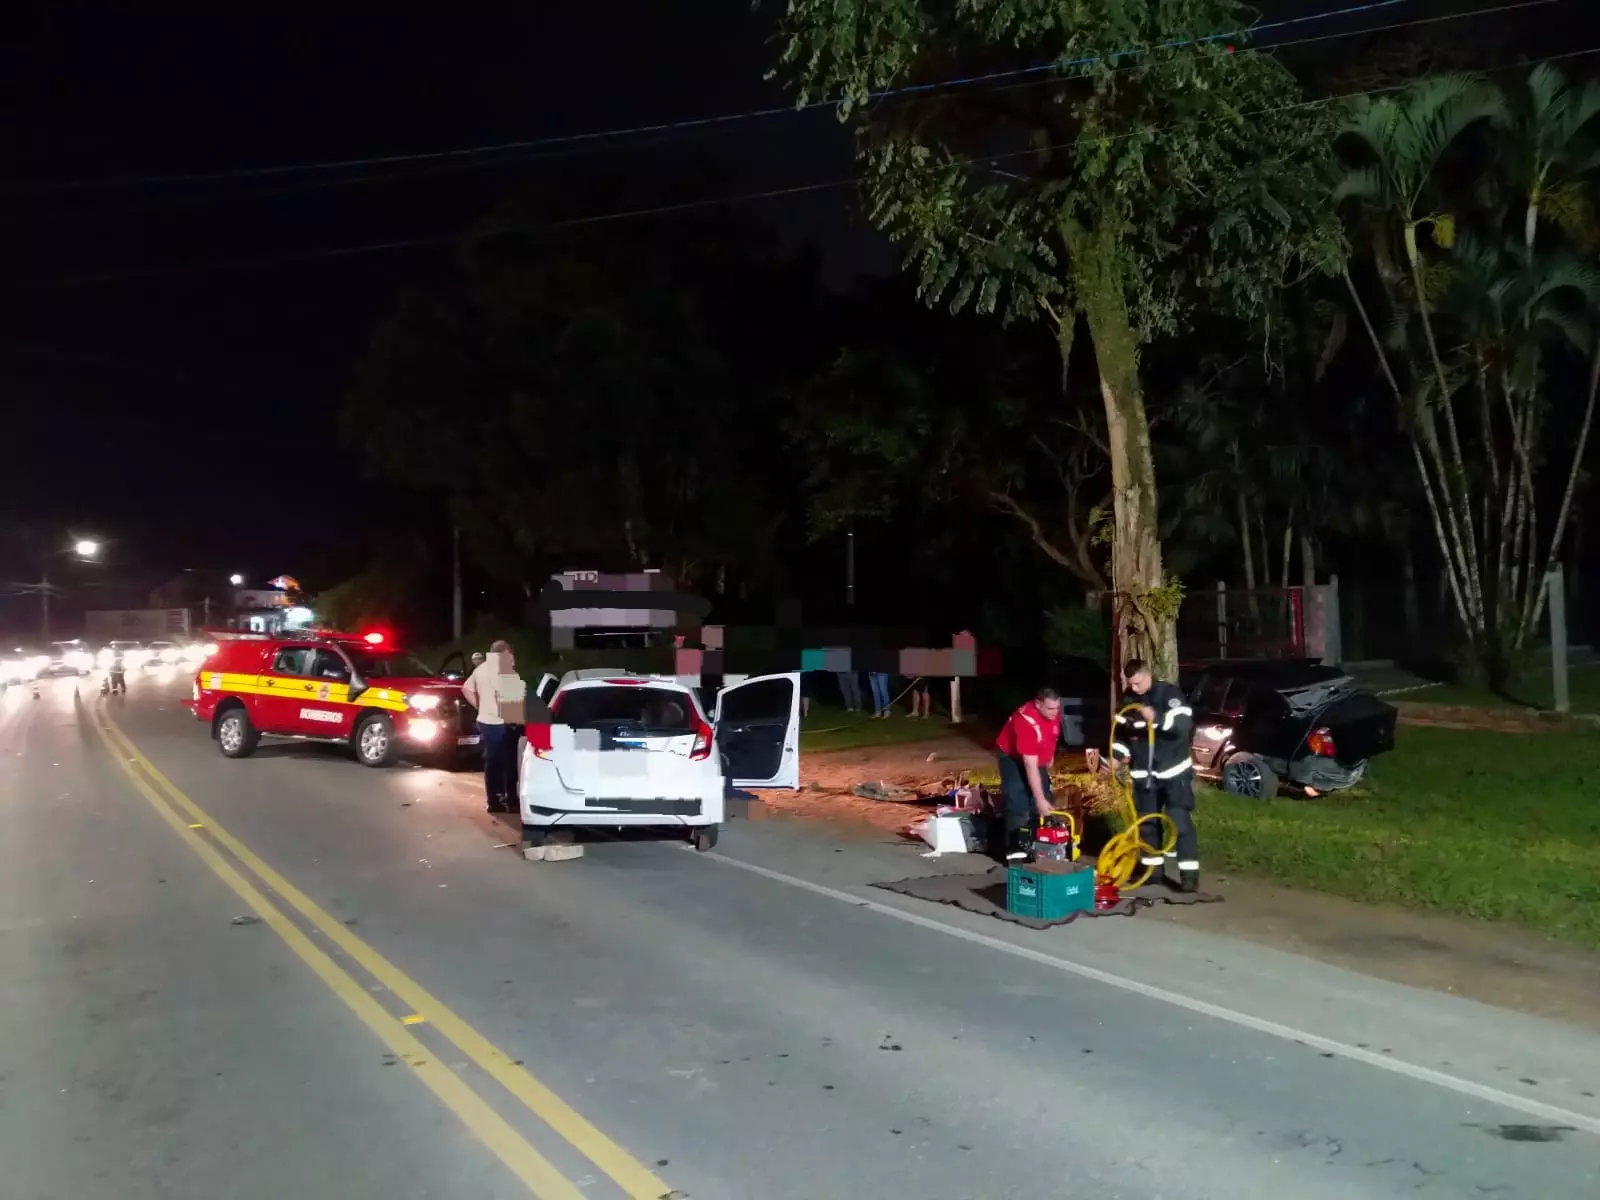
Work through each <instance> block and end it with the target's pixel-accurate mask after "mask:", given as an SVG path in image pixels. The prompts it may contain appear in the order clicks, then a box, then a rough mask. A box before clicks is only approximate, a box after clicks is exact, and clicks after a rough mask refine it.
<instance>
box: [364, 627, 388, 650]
mask: <svg viewBox="0 0 1600 1200" xmlns="http://www.w3.org/2000/svg"><path fill="white" fill-rule="evenodd" d="M361 640H362V641H363V642H365V643H366V644H367V645H369V646H381V645H383V643H384V642H386V641H388V640H389V639H388V635H386V634H383V633H380V632H379V631H378V630H376V629H374V630H373V631H372V632H371V633H364V634H362V635H361Z"/></svg>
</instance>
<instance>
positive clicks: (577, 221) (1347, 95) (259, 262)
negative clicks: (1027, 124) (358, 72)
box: [54, 46, 1600, 287]
mask: <svg viewBox="0 0 1600 1200" xmlns="http://www.w3.org/2000/svg"><path fill="white" fill-rule="evenodd" d="M1595 53H1600V46H1590V47H1587V48H1586V49H1583V50H1569V51H1567V52H1565V53H1563V54H1552V55H1547V56H1545V57H1542V58H1537V59H1531V60H1529V61H1528V62H1525V63H1518V64H1515V65H1514V66H1511V67H1503V68H1498V69H1499V70H1521V69H1526V68H1528V67H1532V66H1536V65H1538V64H1540V63H1551V62H1562V61H1566V60H1570V59H1574V58H1582V57H1585V56H1587V55H1590V54H1595ZM1413 82H1415V81H1414V80H1405V81H1403V82H1400V83H1395V84H1390V85H1387V86H1385V87H1378V88H1365V89H1361V90H1358V91H1353V92H1341V93H1339V94H1337V95H1332V96H1320V97H1317V98H1315V99H1311V100H1299V101H1296V102H1294V103H1292V104H1280V105H1274V106H1271V107H1267V108H1258V109H1249V110H1245V111H1242V112H1239V113H1237V114H1235V117H1259V116H1266V115H1268V114H1271V113H1279V112H1294V111H1299V110H1304V109H1310V108H1317V107H1321V106H1323V105H1328V104H1336V103H1338V102H1340V101H1343V100H1352V99H1355V98H1356V97H1358V96H1378V95H1384V94H1387V93H1390V92H1399V91H1404V90H1405V89H1406V88H1408V87H1410V86H1411V85H1412V83H1413ZM1177 124H1178V123H1176V122H1174V123H1169V124H1166V125H1151V126H1145V127H1142V128H1139V129H1133V130H1128V131H1126V132H1123V133H1118V134H1112V135H1108V136H1105V137H1099V136H1097V137H1096V138H1095V139H1094V140H1095V141H1105V142H1111V141H1121V140H1125V139H1127V138H1130V137H1136V136H1139V135H1141V134H1149V133H1159V132H1161V131H1162V130H1165V129H1172V128H1176V127H1177ZM1082 140H1083V139H1082V138H1073V139H1069V140H1067V141H1064V142H1058V143H1053V144H1051V145H1048V146H1042V147H1041V146H1030V147H1029V148H1028V149H1026V150H1017V151H1011V152H1007V153H1001V154H983V155H974V156H972V157H970V158H966V159H957V160H955V161H956V162H961V163H967V164H978V163H985V164H992V163H997V162H1003V161H1006V160H1008V159H1014V158H1025V157H1028V156H1030V155H1034V154H1037V153H1039V152H1040V151H1041V150H1063V149H1067V148H1069V147H1071V146H1075V145H1077V144H1078V143H1079V142H1080V141H1082ZM859 182H860V180H859V178H858V177H856V176H850V177H848V178H841V179H827V180H821V181H818V182H814V183H802V184H796V185H794V186H792V187H782V188H770V189H767V190H765V191H755V192H742V193H735V194H731V195H723V196H708V197H705V198H703V199H698V200H685V201H680V202H677V203H672V204H658V205H652V206H650V207H647V208H635V209H626V210H622V211H618V212H609V213H596V214H593V215H589V216H581V217H568V218H562V219H557V220H552V221H541V222H538V223H535V224H529V225H508V226H502V227H499V228H492V229H484V230H481V231H478V232H471V231H469V232H466V233H461V232H457V233H449V234H435V235H433V236H429V237H419V238H405V239H398V240H395V241H388V242H371V243H367V244H364V245H356V246H338V247H330V248H328V249H324V250H308V251H302V252H295V253H289V254H281V255H272V256H267V257H260V258H248V259H231V260H217V261H212V262H203V263H189V264H184V265H181V266H176V267H155V268H151V269H149V270H141V271H122V272H113V273H104V274H93V275H78V276H73V277H69V278H65V279H60V280H56V281H54V286H57V287H69V286H81V285H84V284H93V283H120V282H125V281H130V280H138V279H149V278H155V277H158V276H166V275H184V274H194V273H199V272H206V271H226V270H251V269H259V268H266V267H275V266H286V265H290V264H294V263H303V262H316V261H321V260H328V259H339V258H353V257H357V256H361V255H367V254H379V253H384V252H388V251H394V250H412V249H426V248H429V247H438V246H450V245H459V244H462V243H464V242H470V241H475V240H479V241H481V240H483V239H486V238H491V237H503V236H506V235H508V234H517V233H542V232H549V231H554V230H558V229H572V228H578V227H581V226H586V225H603V224H609V223H612V222H615V221H627V220H638V219H641V218H644V217H653V216H665V215H670V214H674V213H680V212H689V211H693V210H696V209H705V208H722V207H727V206H729V205H735V204H746V203H751V202H754V201H759V200H770V199H776V198H781V197H786V196H798V195H803V194H806V193H810V192H822V191H830V190H832V189H834V188H841V187H850V186H853V185H855V184H857V183H859Z"/></svg>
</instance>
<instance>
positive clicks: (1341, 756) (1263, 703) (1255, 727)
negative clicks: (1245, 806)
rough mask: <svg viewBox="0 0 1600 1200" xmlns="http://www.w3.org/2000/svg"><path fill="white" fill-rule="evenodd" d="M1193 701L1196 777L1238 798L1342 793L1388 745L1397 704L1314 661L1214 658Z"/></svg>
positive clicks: (1196, 686) (1391, 746)
mask: <svg viewBox="0 0 1600 1200" xmlns="http://www.w3.org/2000/svg"><path fill="white" fill-rule="evenodd" d="M1189 703H1190V707H1192V708H1193V709H1194V735H1193V754H1194V766H1195V773H1196V774H1198V775H1199V776H1200V777H1201V778H1202V779H1209V780H1212V781H1213V782H1215V783H1218V784H1220V785H1221V787H1222V788H1223V790H1224V791H1228V792H1232V793H1234V794H1235V795H1238V796H1250V797H1255V798H1259V799H1270V798H1271V797H1272V796H1274V795H1276V794H1277V793H1278V790H1279V788H1280V787H1288V788H1291V789H1293V790H1296V791H1299V792H1301V793H1303V794H1305V795H1308V796H1318V795H1322V794H1323V793H1326V792H1336V791H1340V790H1341V789H1344V788H1347V787H1350V786H1352V785H1354V784H1356V783H1358V782H1359V781H1360V780H1361V778H1362V776H1364V775H1365V774H1366V770H1367V763H1368V762H1370V761H1371V760H1372V759H1373V758H1375V757H1377V756H1378V755H1380V754H1385V753H1387V752H1388V751H1390V750H1392V749H1394V734H1395V720H1396V716H1397V714H1396V712H1395V709H1394V708H1393V706H1391V705H1388V704H1385V703H1384V702H1383V701H1382V700H1380V699H1378V697H1376V696H1374V695H1373V694H1372V693H1371V692H1368V691H1366V690H1364V689H1363V688H1362V687H1361V685H1360V684H1359V683H1357V682H1356V681H1355V680H1354V679H1352V678H1351V677H1350V676H1348V675H1346V674H1344V673H1343V672H1342V671H1340V670H1338V669H1337V668H1335V667H1326V666H1323V665H1322V664H1321V663H1318V662H1313V661H1301V660H1289V661H1276V662H1265V663H1262V662H1257V663H1216V664H1212V665H1210V666H1207V667H1206V668H1205V670H1204V671H1203V672H1202V673H1201V675H1200V677H1199V679H1198V680H1197V681H1196V682H1195V684H1194V687H1193V689H1192V690H1191V692H1190V697H1189Z"/></svg>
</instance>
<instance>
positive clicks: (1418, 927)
mask: <svg viewBox="0 0 1600 1200" xmlns="http://www.w3.org/2000/svg"><path fill="white" fill-rule="evenodd" d="M1206 888H1207V890H1208V891H1209V890H1215V891H1216V892H1217V893H1218V894H1219V895H1221V896H1222V897H1223V898H1224V899H1225V900H1226V901H1227V903H1225V904H1203V905H1196V906H1194V907H1192V908H1183V909H1174V908H1162V909H1160V910H1152V912H1151V913H1149V914H1146V917H1147V919H1149V918H1154V919H1156V920H1164V921H1175V922H1177V923H1178V924H1180V925H1188V926H1191V927H1193V928H1196V929H1203V930H1206V931H1208V932H1211V933H1219V934H1222V935H1224V936H1227V937H1236V938H1241V939H1243V940H1245V941H1250V942H1256V943H1258V944H1260V945H1264V946H1270V947H1272V948H1273V949H1277V950H1287V951H1289V952H1290V953H1294V954H1304V955H1306V956H1307V957H1309V958H1315V959H1318V960H1320V961H1322V962H1327V963H1333V964H1335V965H1337V966H1342V967H1349V968H1350V969H1352V970H1356V971H1360V972H1362V973H1363V974H1367V975H1374V976H1377V977H1378V978H1380V979H1388V980H1391V981H1393V982H1395V983H1402V984H1406V985H1408V986H1410V987H1419V988H1428V989H1430V990H1432V991H1436V992H1448V993H1450V994H1452V995H1457V996H1466V997H1468V998H1469V999H1472V1000H1477V1001H1480V1002H1482V1003H1484V1004H1493V1005H1497V1006H1499V1007H1501V1008H1509V1009H1513V1010H1515V1011H1517V1012H1524V1013H1530V1014H1532V1015H1534V1016H1540V1017H1548V1018H1551V1019H1553V1020H1558V1021H1567V1022H1570V1023H1572V1024H1576V1025H1582V1026H1585V1027H1587V1028H1589V1029H1595V1030H1600V1009H1597V1008H1596V1006H1595V1003H1594V997H1595V996H1596V995H1600V954H1594V953H1592V952H1590V951H1587V950H1583V949H1579V948H1576V947H1569V946H1565V945H1562V944H1561V943H1559V942H1555V941H1552V940H1550V939H1548V938H1545V937H1542V936H1540V935H1539V934H1536V933H1531V932H1529V931H1527V930H1524V929H1519V928H1516V927H1515V926H1506V925H1493V924H1489V923H1487V922H1479V921H1471V920H1467V919H1465V918H1458V917H1442V916H1432V915H1428V914H1424V913H1415V912H1409V911H1407V910H1405V909H1401V908H1391V907H1388V906H1386V905H1378V904H1360V903H1357V902H1356V901H1353V900H1344V899H1341V898H1339V897H1337V896H1327V895H1323V894H1321V893H1319V892H1303V891H1296V890H1294V889H1292V888H1285V887H1278V886H1276V885H1274V884H1270V883H1262V882H1259V881H1257V880H1254V879H1241V878H1237V877H1226V876H1217V877H1215V878H1214V879H1213V878H1212V877H1207V879H1206ZM1202 910H1203V911H1202Z"/></svg>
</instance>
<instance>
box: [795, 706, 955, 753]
mask: <svg viewBox="0 0 1600 1200" xmlns="http://www.w3.org/2000/svg"><path fill="white" fill-rule="evenodd" d="M956 732H960V730H958V729H957V728H956V727H954V726H952V725H951V724H950V718H949V717H947V716H944V715H941V714H940V713H934V714H933V716H931V717H928V718H927V719H926V720H913V719H912V718H911V717H909V716H907V715H906V714H905V713H903V712H896V713H895V715H894V716H892V717H889V718H888V719H887V720H883V721H879V720H877V719H875V718H874V717H873V716H872V714H871V713H861V712H846V711H845V710H844V709H842V708H832V707H826V706H824V705H821V704H813V705H812V706H811V715H810V717H808V718H807V719H806V720H805V721H804V722H803V723H802V724H801V726H800V749H801V751H802V752H805V751H812V752H815V751H819V750H858V749H861V748H863V747H868V746H900V745H905V744H907V743H909V742H931V741H934V740H935V739H937V738H941V737H945V736H946V735H948V734H951V733H956Z"/></svg>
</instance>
